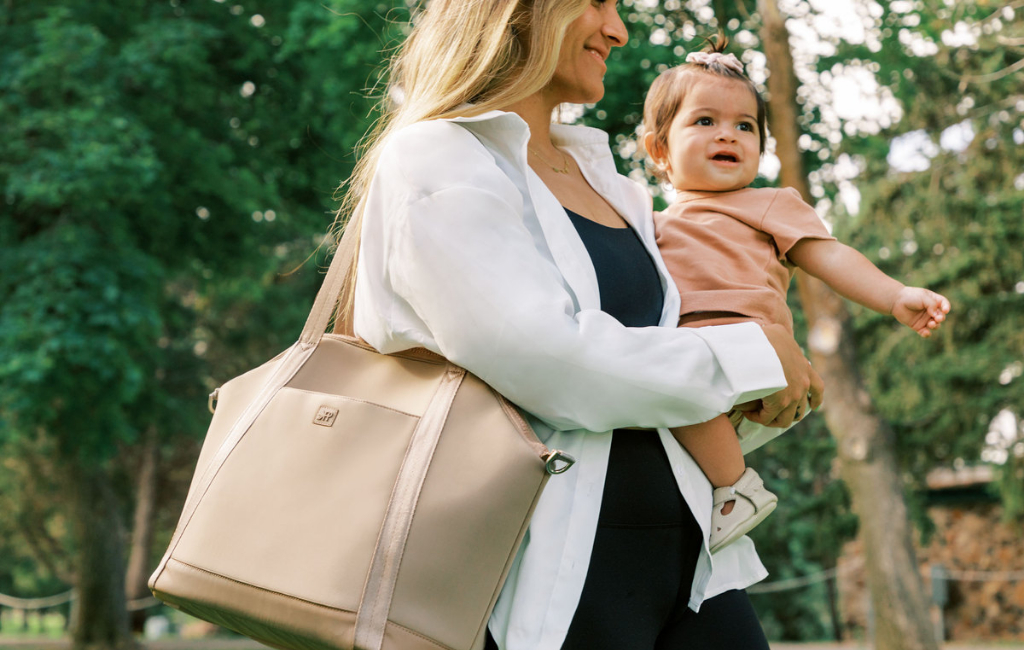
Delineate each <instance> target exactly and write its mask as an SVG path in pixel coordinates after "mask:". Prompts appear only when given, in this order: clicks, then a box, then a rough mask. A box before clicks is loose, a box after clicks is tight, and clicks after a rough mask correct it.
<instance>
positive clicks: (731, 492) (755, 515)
mask: <svg viewBox="0 0 1024 650" xmlns="http://www.w3.org/2000/svg"><path fill="white" fill-rule="evenodd" d="M714 501H715V505H714V508H713V509H712V511H711V539H710V540H709V542H708V545H709V547H710V550H711V552H712V553H714V552H715V551H717V550H718V549H720V548H722V547H724V546H727V545H728V544H732V543H733V542H735V541H736V540H737V539H739V538H740V537H742V536H744V535H746V534H747V533H748V532H750V531H751V530H752V529H753V528H754V526H756V525H758V524H759V523H761V522H762V521H764V520H765V518H766V517H767V516H768V515H770V514H771V513H772V511H773V510H775V506H776V505H778V503H779V497H777V496H775V494H774V493H772V492H769V491H768V490H766V489H765V487H764V481H762V480H761V477H760V476H759V475H758V474H757V472H755V471H754V470H752V469H751V468H749V467H748V468H747V469H745V470H744V471H743V474H742V475H741V476H740V478H739V480H738V481H736V483H734V484H733V485H730V486H728V487H720V488H715V492H714ZM729 501H735V502H736V504H735V505H734V506H733V508H732V511H731V512H729V514H727V515H723V514H722V505H723V504H724V503H727V502H729Z"/></svg>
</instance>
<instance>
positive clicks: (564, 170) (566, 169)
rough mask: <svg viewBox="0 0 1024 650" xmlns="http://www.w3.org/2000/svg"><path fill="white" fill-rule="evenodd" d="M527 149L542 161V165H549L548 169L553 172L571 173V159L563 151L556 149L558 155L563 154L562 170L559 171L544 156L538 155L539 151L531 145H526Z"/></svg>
mask: <svg viewBox="0 0 1024 650" xmlns="http://www.w3.org/2000/svg"><path fill="white" fill-rule="evenodd" d="M526 148H527V150H529V151H531V152H533V155H535V156H537V157H538V158H540V161H541V162H542V163H544V164H545V165H547V166H548V167H550V168H551V171H553V172H555V173H556V174H568V173H569V159H568V158H567V157H566V155H565V152H564V151H562V150H561V149H556V151H558V153H560V154H562V168H561V169H559V168H558V167H555V166H554V165H552V164H551V163H550V162H548V161H547V159H546V158H545V157H544V156H542V155H540V154H539V153H537V150H536V149H534V148H533V147H531V146H530V145H526Z"/></svg>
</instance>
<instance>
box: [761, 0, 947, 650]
mask: <svg viewBox="0 0 1024 650" xmlns="http://www.w3.org/2000/svg"><path fill="white" fill-rule="evenodd" d="M758 9H759V13H760V14H761V19H762V25H763V26H762V30H761V40H762V42H763V45H764V51H765V55H766V56H767V58H768V67H769V69H770V70H771V76H770V77H769V78H768V89H769V92H770V94H771V111H770V112H769V125H770V127H771V131H772V135H773V136H774V138H775V140H776V155H778V157H779V160H780V162H781V163H782V165H781V178H780V181H781V184H782V185H783V186H789V187H794V188H796V189H797V190H798V191H799V192H800V194H801V195H802V196H803V197H804V199H805V200H807V201H808V202H810V201H812V197H811V195H810V190H809V187H808V185H807V176H806V174H805V172H804V168H803V162H802V155H801V152H800V150H799V148H798V147H797V139H798V137H799V135H800V127H799V123H798V121H797V114H798V113H797V105H796V88H797V80H796V75H795V73H794V71H793V59H792V52H791V51H790V48H789V32H788V30H787V29H786V25H785V22H784V21H783V18H782V16H781V15H780V13H779V10H778V7H777V4H776V1H775V0H759V1H758ZM798 288H799V291H800V301H801V303H802V305H803V308H804V314H805V315H806V317H807V322H808V325H809V334H808V343H809V347H810V350H811V360H812V361H813V362H814V367H815V369H816V370H817V371H818V372H819V373H820V374H821V376H822V378H823V379H824V380H825V386H826V402H825V408H824V414H825V421H826V423H827V424H828V427H829V430H830V431H831V433H832V435H833V437H835V439H836V442H837V446H838V450H839V460H840V467H841V474H842V477H843V480H844V481H845V482H846V485H847V487H848V488H849V489H850V495H851V498H852V502H853V510H854V512H855V513H856V514H857V516H858V518H859V519H860V536H861V539H862V540H863V544H864V555H865V567H866V569H867V572H868V575H867V582H868V586H869V589H870V592H871V599H872V605H873V610H874V612H875V639H874V647H875V648H876V650H896V649H898V648H899V649H913V650H918V649H920V650H932V649H935V648H937V647H938V644H937V642H936V640H935V635H934V632H933V630H932V625H931V621H930V619H929V616H928V604H927V600H926V598H925V595H924V588H923V585H922V581H921V576H920V574H919V573H918V564H917V559H916V557H915V555H914V548H913V543H912V534H913V530H912V527H911V526H910V523H909V520H908V518H907V508H906V503H905V501H904V498H903V485H902V483H901V481H900V478H899V470H898V467H897V464H896V458H895V453H894V444H893V443H894V440H893V432H892V429H891V428H889V426H888V425H887V424H886V423H885V422H884V421H883V420H882V419H881V418H879V417H878V415H877V414H876V413H875V411H874V408H873V406H872V403H871V398H870V397H869V396H868V394H867V392H866V391H865V390H864V388H863V385H862V382H861V379H860V376H859V373H858V371H857V365H856V355H855V352H854V346H853V341H852V339H851V337H850V335H849V326H848V320H849V317H848V315H847V312H846V309H845V307H844V305H843V302H842V300H841V299H840V298H839V296H837V295H836V294H835V293H833V292H832V290H831V289H829V288H828V287H827V286H826V285H825V284H824V283H823V282H821V281H820V280H817V279H815V278H812V277H810V276H807V275H806V274H802V273H801V274H799V277H798Z"/></svg>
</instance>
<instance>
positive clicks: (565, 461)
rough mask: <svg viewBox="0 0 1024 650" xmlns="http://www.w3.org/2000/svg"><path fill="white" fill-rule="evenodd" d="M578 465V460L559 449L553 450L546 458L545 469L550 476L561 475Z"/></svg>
mask: <svg viewBox="0 0 1024 650" xmlns="http://www.w3.org/2000/svg"><path fill="white" fill-rule="evenodd" d="M575 463H576V459H575V458H573V457H572V456H570V455H569V454H567V453H565V452H564V451H559V450H557V449H552V450H551V451H550V452H548V454H547V456H545V457H544V469H545V470H547V472H548V474H561V473H563V472H565V471H566V470H567V469H569V468H570V467H572V466H573V465H574V464H575Z"/></svg>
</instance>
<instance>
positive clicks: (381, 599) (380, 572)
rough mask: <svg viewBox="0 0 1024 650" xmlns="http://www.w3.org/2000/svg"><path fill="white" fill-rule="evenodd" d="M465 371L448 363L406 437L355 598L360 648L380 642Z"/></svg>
mask: <svg viewBox="0 0 1024 650" xmlns="http://www.w3.org/2000/svg"><path fill="white" fill-rule="evenodd" d="M465 376H466V371H465V370H463V369H462V368H459V367H458V366H454V365H452V366H449V367H448V370H447V372H445V376H444V378H443V379H442V380H441V383H440V385H439V386H438V387H437V390H436V392H435V393H434V397H433V398H431V400H430V404H429V406H427V410H426V412H425V413H424V414H423V417H421V418H420V421H419V424H418V425H417V426H416V430H415V431H414V432H413V435H412V440H411V441H410V442H409V448H408V450H407V451H406V453H405V459H404V460H403V461H402V467H401V469H400V470H399V471H398V477H397V478H396V479H395V487H394V490H393V492H392V493H391V501H390V503H389V504H388V509H387V512H386V513H385V515H384V523H383V524H382V525H381V528H380V534H379V536H378V538H377V547H376V549H375V550H374V553H373V560H372V561H371V562H370V570H369V572H368V573H367V576H366V584H365V586H364V587H363V596H362V598H360V603H359V613H358V615H357V617H356V629H355V644H356V647H357V648H360V649H361V650H363V649H365V650H379V649H380V648H381V644H382V643H383V642H384V632H385V628H386V626H387V623H388V614H389V613H390V611H391V601H392V599H393V598H394V595H395V584H396V583H397V581H398V570H399V568H400V567H401V564H402V553H403V552H404V551H405V542H406V540H407V539H408V538H409V529H410V527H411V526H412V517H413V513H415V511H416V502H417V501H418V500H419V496H420V490H421V489H422V488H423V480H424V479H425V478H426V476H427V469H428V468H429V467H430V459H431V457H432V456H433V455H434V450H435V449H436V448H437V441H438V440H439V439H440V438H441V430H442V429H443V428H444V423H445V421H446V420H447V419H448V412H449V410H451V406H452V401H454V400H455V394H456V393H457V392H458V390H459V386H460V385H461V384H462V380H463V378H465Z"/></svg>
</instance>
